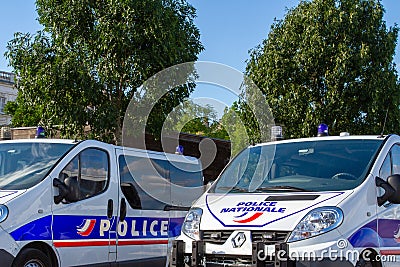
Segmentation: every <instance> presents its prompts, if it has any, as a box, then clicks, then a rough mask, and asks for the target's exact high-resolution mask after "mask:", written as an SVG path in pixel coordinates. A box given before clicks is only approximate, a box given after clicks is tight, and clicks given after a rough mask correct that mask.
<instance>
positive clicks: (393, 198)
mask: <svg viewBox="0 0 400 267" xmlns="http://www.w3.org/2000/svg"><path fill="white" fill-rule="evenodd" d="M375 182H376V186H378V187H381V188H383V190H384V191H385V193H384V194H383V196H380V197H378V206H382V205H383V204H385V202H386V201H389V202H390V203H393V204H400V174H394V175H391V176H389V177H388V178H387V181H385V180H383V179H381V178H379V177H376V180H375Z"/></svg>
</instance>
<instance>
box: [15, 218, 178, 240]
mask: <svg viewBox="0 0 400 267" xmlns="http://www.w3.org/2000/svg"><path fill="white" fill-rule="evenodd" d="M183 220H184V218H183V217H179V218H171V219H169V218H168V217H166V218H158V217H127V218H126V219H125V222H124V224H123V225H122V227H121V228H120V231H121V233H123V236H121V235H120V236H119V237H118V239H157V238H158V239H159V238H168V237H176V236H178V235H179V234H180V231H181V227H182V223H183ZM108 221H109V220H108V219H107V217H106V216H90V215H88V216H72V215H59V216H54V222H53V238H54V240H85V239H109V238H111V239H113V238H114V239H115V238H116V236H115V232H116V231H117V226H116V225H117V224H116V218H115V217H114V218H112V219H111V220H110V227H109V228H108V226H107V225H106V223H107V222H108ZM51 225H52V221H51V215H49V216H46V217H43V218H40V219H37V220H34V221H32V222H29V223H27V224H25V225H23V226H21V227H20V228H18V229H16V230H14V231H13V232H11V236H12V237H13V238H14V240H16V241H32V240H52V234H51ZM105 228H107V229H108V231H106V230H105ZM110 231H111V233H110Z"/></svg>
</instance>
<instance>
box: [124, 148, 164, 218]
mask: <svg viewBox="0 0 400 267" xmlns="http://www.w3.org/2000/svg"><path fill="white" fill-rule="evenodd" d="M118 161H119V174H120V183H121V191H122V193H123V194H124V196H125V198H126V200H127V201H128V203H129V205H130V206H131V208H133V209H146V210H164V207H165V205H166V204H165V203H163V202H162V201H160V200H158V199H156V198H154V197H153V196H151V195H150V194H148V193H147V192H145V190H143V189H142V188H141V187H140V186H139V184H138V183H137V181H144V182H146V184H147V185H150V186H151V191H152V193H156V195H158V194H162V195H164V196H165V195H167V196H169V195H170V187H169V184H168V181H167V180H168V176H169V171H168V169H167V168H166V166H167V163H166V161H164V160H157V159H150V162H151V164H149V159H148V158H141V157H135V156H123V155H121V156H119V159H118ZM160 177H161V178H164V182H163V180H161V181H160Z"/></svg>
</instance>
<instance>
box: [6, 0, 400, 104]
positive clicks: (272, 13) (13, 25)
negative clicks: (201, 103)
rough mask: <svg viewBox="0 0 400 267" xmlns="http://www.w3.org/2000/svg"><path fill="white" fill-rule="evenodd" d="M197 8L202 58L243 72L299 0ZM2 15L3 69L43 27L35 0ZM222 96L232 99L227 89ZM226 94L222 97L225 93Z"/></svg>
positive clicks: (398, 6)
mask: <svg viewBox="0 0 400 267" xmlns="http://www.w3.org/2000/svg"><path fill="white" fill-rule="evenodd" d="M189 2H190V3H191V4H192V5H193V6H194V7H195V8H196V9H197V18H196V20H195V23H196V25H197V27H198V28H199V29H200V32H201V41H202V43H203V45H204V47H205V50H204V51H203V52H202V53H201V54H200V55H199V60H202V61H213V62H218V63H222V64H226V65H228V66H230V67H233V68H235V69H237V70H239V71H241V72H243V71H244V70H245V66H246V63H245V62H246V60H247V59H248V58H249V53H248V51H249V50H250V49H253V48H254V47H256V46H257V45H258V44H260V43H261V42H262V40H263V39H265V38H266V37H267V35H268V32H269V30H270V26H271V24H272V23H273V21H274V18H277V19H282V18H283V17H284V15H285V13H286V11H287V8H292V7H294V6H296V5H297V4H298V3H299V0H269V1H268V0H251V1H245V0H236V1H232V0H217V1H211V0H189ZM381 2H382V3H383V6H384V8H385V10H386V14H385V16H384V19H385V21H386V25H387V27H390V26H393V25H394V24H395V23H397V24H398V25H400V15H399V14H400V1H398V0H383V1H381ZM1 4H2V15H1V16H0V25H1V27H0V70H2V71H12V69H11V68H10V67H8V66H7V65H8V62H7V61H6V59H5V58H4V56H3V54H4V52H5V51H6V45H7V42H8V41H9V40H11V39H12V38H13V34H14V33H15V32H18V31H20V32H30V33H34V32H36V31H37V30H40V29H41V25H40V24H39V23H38V22H37V12H36V7H35V1H34V0H12V1H10V0H3V1H2V3H1ZM394 61H395V63H396V65H397V69H398V70H399V72H400V46H399V45H397V48H396V56H395V59H394ZM211 94H213V95H214V96H215V95H216V91H215V88H208V90H207V89H206V88H202V92H199V90H197V92H196V93H195V94H194V95H195V96H196V97H201V96H203V97H207V96H210V95H211ZM217 95H220V97H219V98H221V97H222V98H224V97H226V98H230V99H229V100H227V102H232V100H234V99H233V98H232V96H230V97H229V96H225V95H224V94H223V92H221V93H218V92H217ZM221 95H222V96H221Z"/></svg>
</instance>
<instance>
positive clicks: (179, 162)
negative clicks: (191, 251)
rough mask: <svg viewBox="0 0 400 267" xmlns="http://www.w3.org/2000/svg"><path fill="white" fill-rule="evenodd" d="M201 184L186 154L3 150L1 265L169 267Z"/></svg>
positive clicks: (83, 146) (41, 144) (95, 146)
mask: <svg viewBox="0 0 400 267" xmlns="http://www.w3.org/2000/svg"><path fill="white" fill-rule="evenodd" d="M172 185H175V186H172ZM179 185H181V186H184V190H180V188H179ZM202 185H203V177H202V171H201V164H200V163H199V161H198V160H197V159H195V158H191V157H185V156H182V155H175V154H165V153H159V152H151V151H147V150H139V149H130V148H123V147H117V146H114V145H110V144H105V143H101V142H98V141H92V140H86V141H81V142H75V141H72V140H51V139H30V140H13V141H1V142H0V266H1V267H9V266H13V267H25V266H26V267H50V266H54V267H56V266H165V264H166V262H167V255H168V253H167V251H168V249H169V248H168V246H169V244H170V242H169V241H170V240H171V239H172V238H175V237H176V236H177V235H179V233H180V227H181V225H182V222H183V219H184V216H185V214H186V212H187V209H188V208H187V209H186V210H185V207H190V205H191V204H192V201H193V200H194V199H196V198H197V197H198V196H200V195H201V194H202V193H203V191H202V187H201V186H202ZM174 190H175V191H174ZM179 190H180V191H179ZM166 203H167V204H166Z"/></svg>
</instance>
